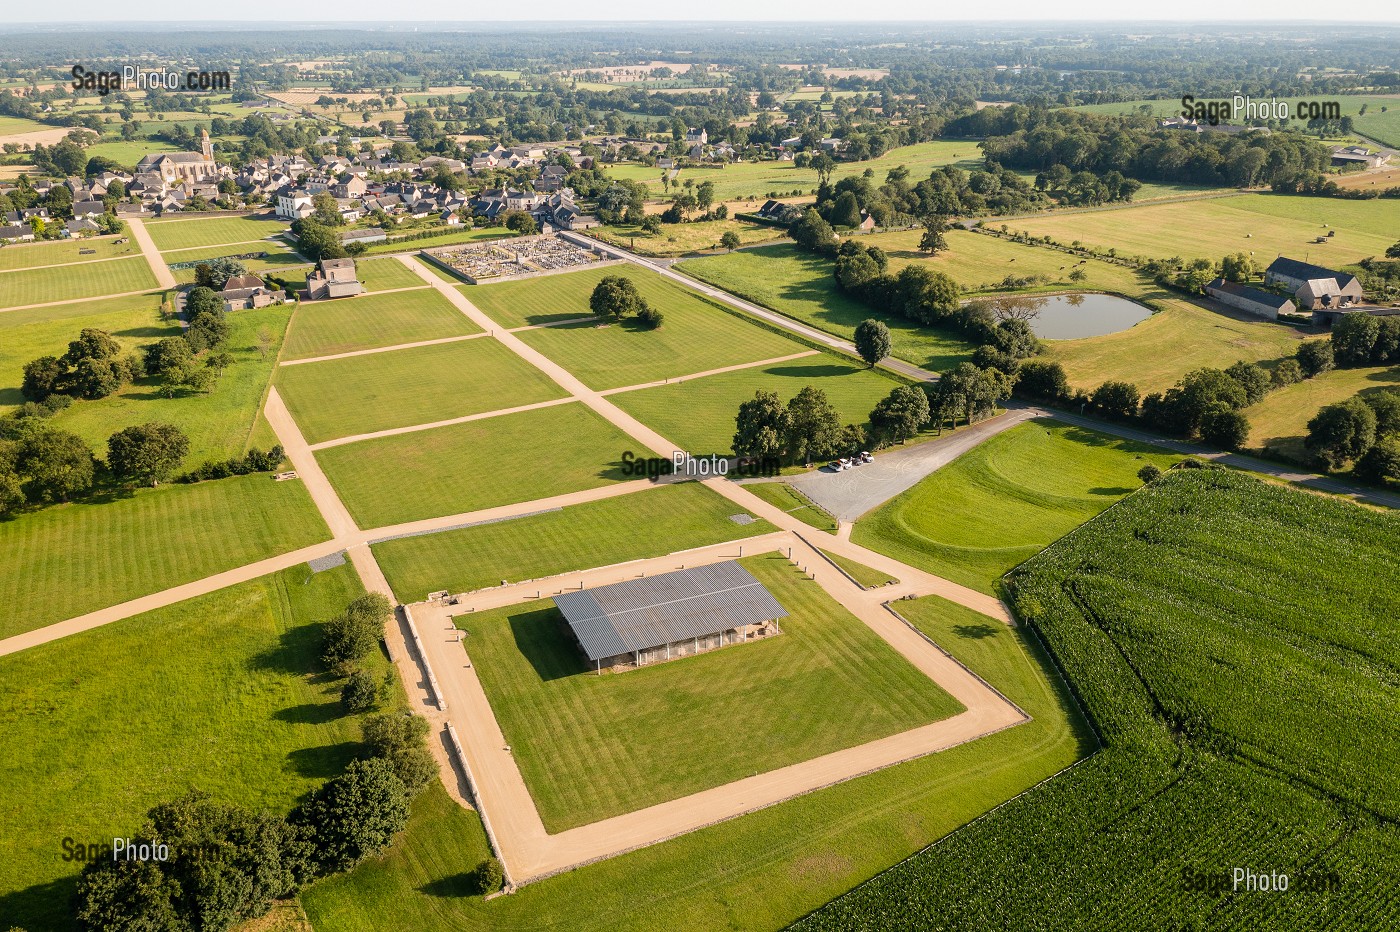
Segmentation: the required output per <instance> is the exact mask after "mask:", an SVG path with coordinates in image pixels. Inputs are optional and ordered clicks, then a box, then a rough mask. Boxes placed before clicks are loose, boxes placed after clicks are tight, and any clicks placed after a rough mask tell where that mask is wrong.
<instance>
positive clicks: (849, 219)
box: [830, 191, 860, 228]
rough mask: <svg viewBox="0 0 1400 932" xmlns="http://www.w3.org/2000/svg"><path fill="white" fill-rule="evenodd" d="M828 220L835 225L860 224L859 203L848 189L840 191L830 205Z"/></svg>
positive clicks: (854, 225) (850, 225)
mask: <svg viewBox="0 0 1400 932" xmlns="http://www.w3.org/2000/svg"><path fill="white" fill-rule="evenodd" d="M830 222H831V225H832V226H835V227H847V228H855V227H858V226H860V203H859V202H858V201H857V200H856V196H855V195H854V194H853V193H851V192H850V191H842V192H841V194H840V195H838V196H837V198H836V201H835V203H833V204H832V205H831V215H830Z"/></svg>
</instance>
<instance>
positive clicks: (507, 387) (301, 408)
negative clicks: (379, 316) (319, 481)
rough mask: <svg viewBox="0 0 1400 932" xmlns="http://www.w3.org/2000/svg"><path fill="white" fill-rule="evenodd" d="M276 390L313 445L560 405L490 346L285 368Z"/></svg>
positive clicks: (541, 382) (516, 362)
mask: <svg viewBox="0 0 1400 932" xmlns="http://www.w3.org/2000/svg"><path fill="white" fill-rule="evenodd" d="M394 297H399V296H398V295H395V296H394ZM277 390H278V392H279V393H280V394H281V395H282V397H283V398H284V399H285V400H286V402H287V407H288V409H289V410H290V411H291V412H292V414H293V415H294V416H295V417H296V420H297V424H298V426H300V427H301V432H302V433H303V434H304V435H305V436H306V439H307V440H308V441H310V442H311V443H320V442H321V441H323V440H331V439H334V438H336V437H348V436H352V435H359V434H368V433H374V432H376V431H381V430H389V429H391V428H395V427H411V426H413V425H415V424H428V423H432V422H435V421H445V420H449V419H451V418H456V417H464V416H466V415H469V414H481V413H483V412H486V411H496V410H499V409H501V408H512V407H516V406H518V405H527V404H533V403H535V402H537V401H550V400H552V399H555V398H562V397H564V391H563V389H561V388H560V387H559V386H558V385H556V384H555V383H554V382H553V381H552V380H551V379H549V378H548V377H547V376H545V375H544V374H542V373H541V372H540V371H539V370H537V369H536V368H535V367H534V366H532V365H530V364H529V363H528V362H526V361H525V360H523V359H521V358H520V357H519V356H517V355H516V354H515V353H513V352H512V351H511V350H509V349H507V348H506V347H505V346H503V345H502V344H501V343H500V342H498V341H496V340H490V339H485V340H460V341H457V342H453V343H435V344H432V345H430V346H416V347H412V348H410V349H401V350H389V351H387V352H383V353H371V354H370V355H368V356H351V357H348V358H345V359H330V360H325V361H322V362H311V363H306V364H304V365H299V366H283V367H282V368H281V369H279V370H278V372H277Z"/></svg>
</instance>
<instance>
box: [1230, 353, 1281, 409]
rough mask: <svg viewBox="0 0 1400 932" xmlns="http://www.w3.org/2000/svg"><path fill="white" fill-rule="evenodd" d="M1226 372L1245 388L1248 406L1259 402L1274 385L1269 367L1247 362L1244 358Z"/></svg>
mask: <svg viewBox="0 0 1400 932" xmlns="http://www.w3.org/2000/svg"><path fill="white" fill-rule="evenodd" d="M1225 374H1226V375H1228V376H1229V377H1230V378H1232V379H1234V380H1235V381H1236V382H1237V383H1239V386H1240V388H1242V389H1244V396H1245V405H1246V406H1248V405H1252V404H1257V403H1258V402H1259V401H1261V400H1262V399H1263V397H1264V396H1265V395H1267V394H1268V393H1269V389H1270V388H1272V387H1273V379H1272V378H1271V377H1270V376H1269V371H1268V370H1267V369H1265V368H1264V367H1262V366H1256V365H1254V364H1252V363H1247V362H1245V361H1244V360H1243V359H1241V360H1240V361H1239V362H1237V363H1235V364H1234V365H1233V366H1231V367H1230V368H1228V369H1226V370H1225Z"/></svg>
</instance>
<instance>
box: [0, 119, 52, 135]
mask: <svg viewBox="0 0 1400 932" xmlns="http://www.w3.org/2000/svg"><path fill="white" fill-rule="evenodd" d="M56 128H57V127H54V126H51V125H49V124H48V123H40V122H39V121H37V120H26V119H24V118H23V117H12V116H0V136H14V135H18V134H19V133H33V132H37V131H39V130H42V129H56Z"/></svg>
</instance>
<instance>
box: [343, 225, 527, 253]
mask: <svg viewBox="0 0 1400 932" xmlns="http://www.w3.org/2000/svg"><path fill="white" fill-rule="evenodd" d="M515 235H516V234H515V233H513V232H511V231H510V230H507V229H506V228H505V227H475V228H473V229H464V228H462V227H456V228H450V227H443V232H442V233H438V234H436V235H434V236H425V237H423V238H422V239H413V240H402V241H400V242H397V243H396V242H393V241H392V240H390V241H386V242H383V243H371V244H370V245H369V248H367V249H366V250H365V251H364V255H366V256H378V255H383V254H385V253H389V252H417V251H418V250H420V249H431V248H432V247H434V246H454V245H456V244H457V243H476V242H480V241H482V240H488V239H500V238H502V237H506V236H515Z"/></svg>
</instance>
